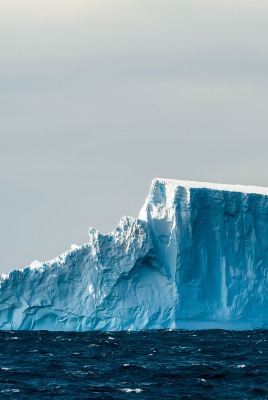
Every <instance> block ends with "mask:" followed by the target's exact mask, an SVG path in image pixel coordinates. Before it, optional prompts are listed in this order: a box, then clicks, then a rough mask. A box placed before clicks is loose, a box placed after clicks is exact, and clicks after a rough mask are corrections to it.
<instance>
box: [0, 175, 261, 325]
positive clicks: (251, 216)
mask: <svg viewBox="0 0 268 400" xmlns="http://www.w3.org/2000/svg"><path fill="white" fill-rule="evenodd" d="M0 286H1V287H0V329H48V330H74V331H83V330H89V329H105V330H118V329H161V328H193V329H195V328H200V329H201V328H226V329H248V328H255V327H258V328H265V327H268V189H266V188H260V187H248V186H239V185H216V184H209V183H198V182H187V181H175V180H167V179H155V180H154V181H153V182H152V186H151V189H150V193H149V196H148V198H147V199H146V202H145V205H144V207H143V208H142V210H141V212H140V216H139V219H135V218H131V217H124V218H122V219H121V221H120V223H119V225H118V226H117V227H116V228H115V230H114V231H113V232H112V233H111V234H109V235H101V234H100V233H99V232H97V231H96V230H94V229H90V230H89V242H88V243H87V244H85V245H83V246H81V247H76V246H73V247H72V249H71V250H69V251H67V252H66V253H65V254H63V255H62V256H59V257H58V258H56V259H54V260H52V261H50V262H45V263H41V264H40V265H39V264H38V263H32V264H31V266H29V267H27V268H25V269H23V270H13V271H11V272H10V273H9V275H7V276H5V275H3V276H2V277H1V279H0Z"/></svg>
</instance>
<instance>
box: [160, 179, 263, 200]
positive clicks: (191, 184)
mask: <svg viewBox="0 0 268 400" xmlns="http://www.w3.org/2000/svg"><path fill="white" fill-rule="evenodd" d="M157 183H162V184H164V185H168V186H169V187H170V188H172V189H175V188H177V187H185V188H186V189H187V190H189V189H202V188H206V189H211V190H223V191H227V192H239V193H255V194H262V195H265V196H268V188H266V187H261V186H246V185H227V184H223V183H209V182H195V181H181V180H176V179H165V178H155V179H154V180H153V182H152V187H154V186H155V185H156V184H157Z"/></svg>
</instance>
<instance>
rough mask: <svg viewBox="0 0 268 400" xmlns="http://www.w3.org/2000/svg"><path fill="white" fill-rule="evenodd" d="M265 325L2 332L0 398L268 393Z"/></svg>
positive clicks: (251, 395)
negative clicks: (248, 328) (238, 329)
mask: <svg viewBox="0 0 268 400" xmlns="http://www.w3.org/2000/svg"><path fill="white" fill-rule="evenodd" d="M267 350H268V331H244V332H236V331H223V330H206V331H143V332H108V333H107V332H86V333H62V332H45V331H41V332H0V367H1V369H0V398H1V399H2V398H3V399H5V398H7V399H10V398H12V399H43V398H51V399H156V398H164V399H213V400H214V399H232V400H234V399H239V400H241V399H268V352H267Z"/></svg>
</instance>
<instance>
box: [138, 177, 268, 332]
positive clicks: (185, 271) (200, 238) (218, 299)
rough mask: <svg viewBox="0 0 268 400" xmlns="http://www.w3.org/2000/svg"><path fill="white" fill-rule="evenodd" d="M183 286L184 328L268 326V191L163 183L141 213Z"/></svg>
mask: <svg viewBox="0 0 268 400" xmlns="http://www.w3.org/2000/svg"><path fill="white" fill-rule="evenodd" d="M140 218H141V219H144V220H146V221H147V222H148V223H149V225H150V227H151V230H152V232H153V234H154V239H153V240H154V243H155V246H156V248H157V249H158V253H159V254H161V260H162V263H163V265H165V268H166V270H167V272H168V274H169V275H170V277H171V278H172V280H173V281H174V282H175V288H176V289H174V301H175V302H176V321H177V323H179V321H180V320H184V319H186V320H187V319H190V320H197V321H198V320H199V321H219V322H221V323H223V324H224V321H225V322H226V323H228V324H232V323H233V322H241V323H245V324H247V323H250V324H251V325H252V326H263V325H264V324H265V323H266V322H268V309H267V307H268V289H267V288H268V279H267V277H268V274H267V272H268V269H267V268H268V190H267V189H263V188H258V187H253V188H251V187H244V186H238V185H237V186H234V185H215V184H205V183H204V184H202V183H198V182H184V181H172V180H165V179H155V180H154V181H153V183H152V186H151V190H150V194H149V196H148V198H147V200H146V202H145V205H144V207H143V209H142V210H141V213H140Z"/></svg>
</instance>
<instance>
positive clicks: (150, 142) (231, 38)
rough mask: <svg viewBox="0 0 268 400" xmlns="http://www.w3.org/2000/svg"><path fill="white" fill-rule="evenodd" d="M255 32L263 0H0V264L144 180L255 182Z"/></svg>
mask: <svg viewBox="0 0 268 400" xmlns="http://www.w3.org/2000/svg"><path fill="white" fill-rule="evenodd" d="M267 38H268V2H267V0H263V1H260V0H254V1H252V0H251V1H248V0H238V1H236V0H232V1H231V0H210V1H208V0H203V1H200V0H162V1H159V0H140V1H138V0H126V1H122V0H120V1H119V0H114V1H112V0H109V1H105V0H94V1H92V0H46V1H43V0H42V1H41V0H24V1H21V0H2V1H1V4H0V49H1V50H0V88H1V91H0V138H1V146H0V188H1V189H0V190H1V196H0V213H1V253H0V272H6V271H9V270H11V269H12V268H15V267H16V268H17V267H18V268H22V267H25V266H26V265H27V264H29V263H30V262H31V261H33V260H34V259H37V260H40V261H44V260H46V259H51V258H53V257H54V256H56V255H58V254H60V253H62V252H64V251H65V250H67V249H68V248H69V247H70V245H71V244H72V243H76V244H82V243H85V242H87V231H88V228H89V227H90V226H94V227H96V228H97V229H99V230H100V231H101V232H103V233H107V232H109V231H111V230H112V229H113V228H114V227H115V225H116V224H117V223H118V221H119V219H120V217H121V216H123V215H132V216H137V215H138V212H139V209H140V208H141V206H142V203H143V201H144V199H145V197H146V195H147V193H148V190H149V186H150V182H151V180H152V179H153V178H154V177H157V176H159V177H168V178H175V179H185V180H202V181H210V182H222V183H241V184H252V185H262V186H268V176H267V166H268V161H267V145H268V135H267V133H268V51H267Z"/></svg>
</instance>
